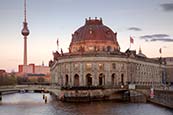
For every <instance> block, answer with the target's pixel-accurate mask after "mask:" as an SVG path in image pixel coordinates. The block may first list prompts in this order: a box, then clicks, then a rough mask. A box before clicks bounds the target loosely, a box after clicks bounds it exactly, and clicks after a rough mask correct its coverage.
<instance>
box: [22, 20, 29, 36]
mask: <svg viewBox="0 0 173 115" xmlns="http://www.w3.org/2000/svg"><path fill="white" fill-rule="evenodd" d="M27 25H28V23H27V22H23V29H22V35H23V36H28V35H29V29H28V27H27Z"/></svg>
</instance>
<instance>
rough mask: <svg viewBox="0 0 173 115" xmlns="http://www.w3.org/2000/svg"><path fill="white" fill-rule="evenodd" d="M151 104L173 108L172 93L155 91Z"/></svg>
mask: <svg viewBox="0 0 173 115" xmlns="http://www.w3.org/2000/svg"><path fill="white" fill-rule="evenodd" d="M150 100H151V101H152V102H154V103H157V104H160V105H163V106H166V107H169V108H173V91H170V90H155V91H154V98H152V99H150Z"/></svg>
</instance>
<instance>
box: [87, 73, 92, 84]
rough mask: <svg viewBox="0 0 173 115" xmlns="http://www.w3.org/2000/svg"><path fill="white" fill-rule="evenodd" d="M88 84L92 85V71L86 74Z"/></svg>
mask: <svg viewBox="0 0 173 115" xmlns="http://www.w3.org/2000/svg"><path fill="white" fill-rule="evenodd" d="M86 85H87V86H92V75H91V74H90V73H89V74H87V75H86Z"/></svg>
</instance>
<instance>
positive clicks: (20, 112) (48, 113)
mask: <svg viewBox="0 0 173 115" xmlns="http://www.w3.org/2000/svg"><path fill="white" fill-rule="evenodd" d="M46 96H47V97H48V103H47V104H45V103H44V101H43V94H40V93H23V94H20V93H16V94H10V95H5V96H3V97H2V98H3V100H2V102H0V115H153V114H155V115H173V110H171V109H167V108H164V107H160V106H156V105H153V104H131V103H117V102H110V101H109V102H91V103H63V102H60V101H58V102H57V101H55V100H53V99H52V97H51V96H50V95H49V94H46Z"/></svg>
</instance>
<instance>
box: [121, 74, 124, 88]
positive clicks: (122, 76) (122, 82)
mask: <svg viewBox="0 0 173 115" xmlns="http://www.w3.org/2000/svg"><path fill="white" fill-rule="evenodd" d="M121 85H124V74H121Z"/></svg>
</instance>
